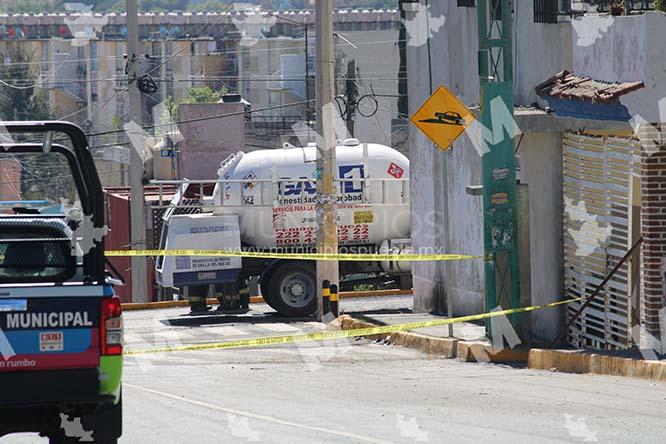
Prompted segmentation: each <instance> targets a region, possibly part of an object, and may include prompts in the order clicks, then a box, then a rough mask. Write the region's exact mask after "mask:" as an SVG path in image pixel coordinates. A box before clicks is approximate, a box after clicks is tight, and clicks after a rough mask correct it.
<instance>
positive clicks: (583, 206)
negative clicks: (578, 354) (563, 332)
mask: <svg viewBox="0 0 666 444" xmlns="http://www.w3.org/2000/svg"><path fill="white" fill-rule="evenodd" d="M639 153H640V145H639V143H638V141H635V140H633V139H629V138H618V137H593V136H588V135H581V134H571V133H569V134H565V135H564V137H563V171H564V174H563V183H564V224H563V226H564V267H565V270H564V277H565V289H566V292H567V297H568V298H575V297H580V296H590V295H591V294H592V292H593V291H594V289H595V288H596V286H597V285H598V284H600V283H601V281H602V280H603V278H604V276H605V275H606V274H607V273H608V272H609V271H610V270H611V268H613V266H614V265H615V264H616V263H617V262H618V261H619V260H620V259H621V258H622V256H624V254H625V253H626V251H627V250H628V249H629V248H630V247H631V244H632V243H633V240H635V239H636V238H637V237H638V235H637V232H638V230H639V226H638V220H637V217H638V215H639V214H640V208H639V207H640V197H639V196H640V186H639V185H640V184H639V177H640V157H639ZM637 205H638V206H637ZM637 266H638V263H637V261H636V260H631V261H628V262H627V263H625V264H624V265H623V266H622V267H621V268H620V269H619V270H618V272H617V273H616V275H615V276H614V277H613V278H612V279H611V280H610V281H609V282H608V284H607V285H606V287H605V288H604V289H603V291H602V292H601V293H600V295H599V296H598V297H597V298H596V300H595V301H594V302H592V303H591V304H590V305H589V306H588V307H587V308H586V309H585V311H584V312H583V313H582V314H581V316H580V317H579V318H578V320H577V321H576V322H575V323H574V324H573V325H572V327H571V328H570V330H569V332H568V342H569V343H570V344H571V345H573V346H575V347H581V348H584V347H590V348H597V349H625V348H628V347H631V345H632V337H631V325H632V319H633V317H634V311H635V304H634V303H633V302H632V294H633V295H634V296H635V291H634V289H635V288H637V281H638V272H637V271H638V270H637ZM579 308H580V303H573V304H569V305H568V308H567V317H569V316H572V315H573V313H575V312H576V311H577V310H578V309H579Z"/></svg>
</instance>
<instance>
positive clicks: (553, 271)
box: [520, 132, 564, 340]
mask: <svg viewBox="0 0 666 444" xmlns="http://www.w3.org/2000/svg"><path fill="white" fill-rule="evenodd" d="M561 134H562V133H559V132H554V133H529V134H526V135H525V137H524V138H523V142H522V144H521V147H520V162H521V173H522V182H523V183H527V184H528V186H529V193H530V197H529V205H530V251H531V259H532V261H531V271H530V278H531V283H532V285H531V287H532V291H531V296H532V301H531V303H532V304H547V303H549V302H555V301H558V300H560V299H561V297H562V295H563V294H564V282H563V279H562V276H563V275H564V270H563V268H562V264H563V256H562V254H563V250H562V242H563V239H562V135H561ZM523 272H525V270H521V273H523ZM531 316H532V332H533V334H534V335H536V336H537V337H539V338H543V339H548V340H552V339H554V338H555V336H556V334H557V332H558V331H559V328H561V326H562V321H563V310H561V309H552V310H548V311H543V310H542V311H536V312H534V313H532V315H531Z"/></svg>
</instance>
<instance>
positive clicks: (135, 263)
mask: <svg viewBox="0 0 666 444" xmlns="http://www.w3.org/2000/svg"><path fill="white" fill-rule="evenodd" d="M138 20H139V19H138V9H137V0H127V67H128V70H127V74H128V76H129V83H128V88H129V91H128V92H129V109H130V121H131V122H134V123H135V124H136V125H138V126H139V127H140V126H141V122H142V119H141V117H142V116H141V92H140V91H139V88H138V86H137V84H138V82H137V74H138V69H139V22H138ZM143 149H144V147H143V146H132V147H130V167H129V173H130V199H131V202H130V216H131V226H132V228H131V242H132V249H133V250H145V248H146V216H145V207H144V193H143V174H144V164H143V156H142V154H143ZM139 150H141V151H139ZM132 301H133V302H148V276H147V272H146V258H145V257H134V256H133V257H132Z"/></svg>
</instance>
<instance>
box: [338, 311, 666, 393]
mask: <svg viewBox="0 0 666 444" xmlns="http://www.w3.org/2000/svg"><path fill="white" fill-rule="evenodd" d="M333 323H334V325H335V326H336V327H337V326H339V327H340V328H342V330H351V329H357V328H371V327H377V325H375V324H372V323H369V322H364V321H359V320H357V319H354V318H352V317H351V316H349V315H343V316H340V317H339V318H338V319H336V320H335V321H333ZM367 338H368V339H382V340H387V341H388V342H389V343H391V344H393V345H400V346H403V347H408V348H413V349H416V350H420V351H422V352H424V353H428V354H433V355H440V356H443V357H445V358H459V359H462V360H463V361H467V362H492V363H502V362H504V363H506V362H524V363H527V367H528V368H530V369H534V370H550V371H553V372H555V371H556V372H563V373H578V374H585V373H587V374H595V375H606V376H623V377H631V378H641V379H650V380H653V381H666V361H646V360H638V359H631V358H622V357H617V356H608V355H601V354H596V353H586V352H585V351H583V350H546V349H540V348H533V349H530V350H527V349H519V348H514V349H503V350H500V351H498V352H493V349H492V346H490V345H488V344H486V343H484V342H478V341H462V340H459V339H453V338H438V337H433V336H425V335H421V334H418V333H412V332H395V333H386V334H380V335H374V336H367Z"/></svg>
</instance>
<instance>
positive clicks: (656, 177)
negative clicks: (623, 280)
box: [639, 125, 666, 340]
mask: <svg viewBox="0 0 666 444" xmlns="http://www.w3.org/2000/svg"><path fill="white" fill-rule="evenodd" d="M665 129H666V128H665ZM639 138H640V140H641V146H642V150H641V232H642V235H643V246H642V254H641V301H640V322H641V327H642V330H643V331H645V332H646V333H648V334H649V335H652V336H653V337H655V338H657V339H660V338H661V327H662V325H661V324H662V323H666V319H660V316H661V315H663V314H665V313H666V310H664V307H666V140H665V139H666V134H663V133H662V132H661V131H660V130H659V129H658V128H657V127H654V126H651V125H646V126H645V127H644V128H642V129H641V130H640V131H639ZM661 339H663V340H666V338H661Z"/></svg>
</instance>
